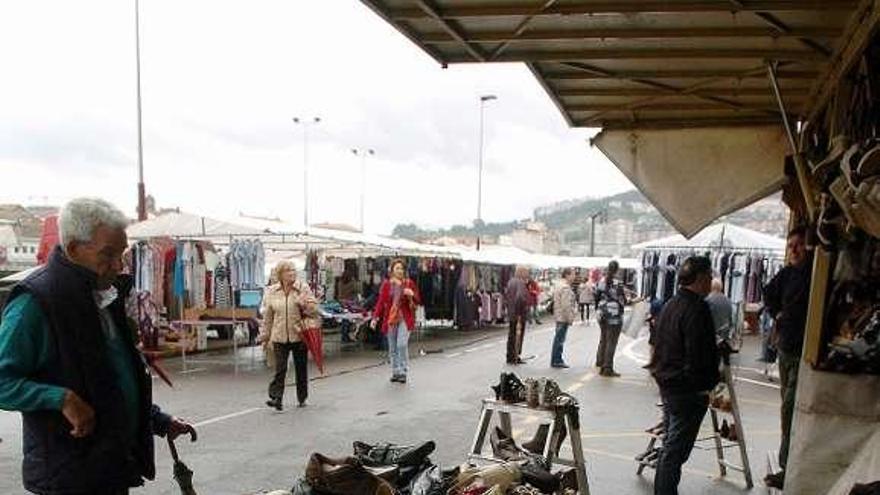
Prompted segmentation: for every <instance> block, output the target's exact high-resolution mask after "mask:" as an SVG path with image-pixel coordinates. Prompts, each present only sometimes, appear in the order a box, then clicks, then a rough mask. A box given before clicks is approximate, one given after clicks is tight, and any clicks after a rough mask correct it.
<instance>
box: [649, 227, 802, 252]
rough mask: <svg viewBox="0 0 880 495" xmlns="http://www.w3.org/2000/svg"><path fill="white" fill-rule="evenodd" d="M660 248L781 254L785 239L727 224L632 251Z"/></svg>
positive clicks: (651, 242) (667, 238)
mask: <svg viewBox="0 0 880 495" xmlns="http://www.w3.org/2000/svg"><path fill="white" fill-rule="evenodd" d="M660 248H683V249H689V248H693V249H717V248H723V249H731V250H748V249H753V250H768V251H774V252H783V251H785V239H782V238H780V237H776V236H772V235H769V234H765V233H763V232H758V231H756V230H752V229H747V228H745V227H740V226H737V225H733V224H729V223H719V224H715V225H710V226H709V227H706V228H705V229H703V230H701V231H700V232H698V233H697V234H696V235H695V236H693V237H691V238H690V239H687V238H685V237H684V236H683V235H672V236H669V237H664V238H662V239H655V240H652V241H645V242H642V243H639V244H634V245H633V246H632V249H633V250H636V251H643V250H648V249H660Z"/></svg>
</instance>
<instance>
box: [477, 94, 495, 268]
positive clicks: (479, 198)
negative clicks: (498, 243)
mask: <svg viewBox="0 0 880 495" xmlns="http://www.w3.org/2000/svg"><path fill="white" fill-rule="evenodd" d="M497 99H498V97H497V96H495V95H483V96H480V166H479V175H478V177H477V224H476V225H475V227H476V230H477V251H479V250H480V237H481V234H482V231H483V120H484V119H483V114H484V110H485V107H486V102H487V101H492V100H497Z"/></svg>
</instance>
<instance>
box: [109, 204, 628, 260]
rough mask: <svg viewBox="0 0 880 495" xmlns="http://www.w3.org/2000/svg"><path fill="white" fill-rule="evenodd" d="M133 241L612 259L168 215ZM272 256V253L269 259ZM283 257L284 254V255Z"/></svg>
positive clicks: (338, 252) (348, 252)
mask: <svg viewBox="0 0 880 495" xmlns="http://www.w3.org/2000/svg"><path fill="white" fill-rule="evenodd" d="M126 232H127V233H128V236H129V238H130V239H132V240H142V239H150V238H156V237H172V238H179V239H202V240H207V241H211V242H213V243H215V244H217V245H225V244H228V243H229V242H231V241H232V240H233V239H235V238H260V239H261V240H262V241H263V244H264V247H265V248H266V251H267V259H269V258H271V259H275V260H277V259H281V258H283V257H296V256H298V255H302V254H303V253H304V252H305V251H307V250H309V249H320V250H322V251H324V252H325V253H327V254H329V255H332V256H339V257H357V256H381V255H401V256H439V257H449V258H455V259H460V260H462V261H466V262H472V263H482V264H493V265H525V266H529V267H532V268H538V269H550V268H564V267H573V268H604V267H605V266H607V265H608V262H609V261H611V259H612V258H605V257H571V256H552V255H543V254H534V253H530V252H528V251H525V250H522V249H519V248H516V247H513V246H498V245H484V246H482V249H480V250H479V251H477V250H475V249H473V248H472V247H469V246H436V245H432V244H424V243H419V242H415V241H411V240H408V239H400V238H395V237H387V236H381V235H376V234H368V233H362V232H350V231H345V230H335V229H327V228H314V227H313V228H309V229H308V231H307V232H306V231H304V230H303V229H302V227H301V226H298V225H292V224H288V223H285V222H283V221H280V220H271V219H259V218H250V217H238V218H233V219H228V220H220V219H216V218H211V217H206V216H202V215H195V214H190V213H180V212H172V213H166V214H164V215H161V216H158V217H155V218H152V219H149V220H146V221H143V222H139V223H136V224H133V225H131V226H129V227H128V229H126ZM272 253H274V254H272ZM282 253H287V254H282ZM618 261H619V262H620V265H621V267H622V268H637V262H636V260H634V259H621V260H618Z"/></svg>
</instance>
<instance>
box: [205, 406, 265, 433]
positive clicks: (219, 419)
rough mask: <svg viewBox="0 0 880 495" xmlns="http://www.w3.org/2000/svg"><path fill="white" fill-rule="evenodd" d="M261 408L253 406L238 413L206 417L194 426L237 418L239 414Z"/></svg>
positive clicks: (242, 414)
mask: <svg viewBox="0 0 880 495" xmlns="http://www.w3.org/2000/svg"><path fill="white" fill-rule="evenodd" d="M261 409H262V408H259V407H252V408H250V409H245V410H244V411H239V412H237V413H232V414H227V415H225V416H218V417H216V418H211V419H206V420H204V421H200V422H198V423H196V424H194V425H193V426H195V427H196V428H198V427H201V426H207V425H210V424H214V423H219V422H221V421H226V420H227V419H232V418H237V417H239V416H244V415H246V414H250V413H253V412H257V411H259V410H261Z"/></svg>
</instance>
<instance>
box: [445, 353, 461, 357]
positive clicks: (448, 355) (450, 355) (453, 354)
mask: <svg viewBox="0 0 880 495" xmlns="http://www.w3.org/2000/svg"><path fill="white" fill-rule="evenodd" d="M461 354H462V353H460V352H453V353H452V354H447V355H446V357H447V358H454V357H458V356H461Z"/></svg>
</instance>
